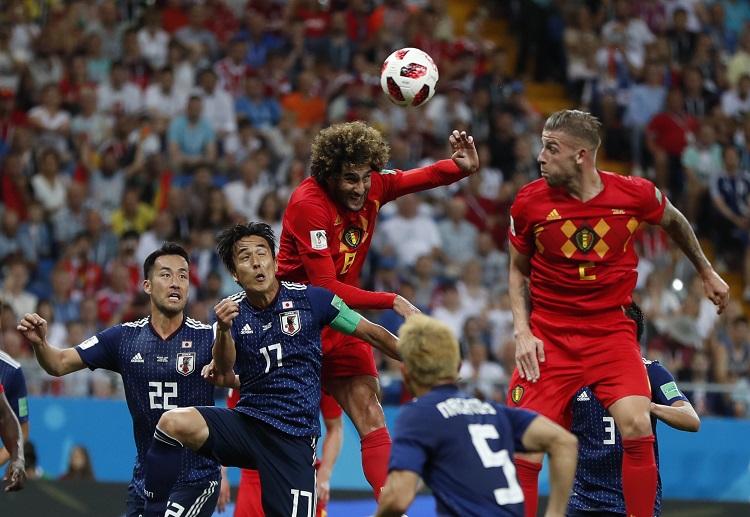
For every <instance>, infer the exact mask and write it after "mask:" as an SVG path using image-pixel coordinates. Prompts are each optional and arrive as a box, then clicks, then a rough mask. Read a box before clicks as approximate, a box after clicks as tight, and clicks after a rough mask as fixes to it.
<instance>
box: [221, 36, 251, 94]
mask: <svg viewBox="0 0 750 517" xmlns="http://www.w3.org/2000/svg"><path fill="white" fill-rule="evenodd" d="M228 47H229V48H228V50H227V55H226V57H223V58H222V59H220V60H219V61H217V62H216V64H215V65H214V70H215V71H216V75H218V77H219V85H220V86H221V88H223V89H224V90H225V91H226V92H228V93H229V94H230V95H231V96H232V98H233V99H237V97H239V96H241V95H243V94H244V93H245V76H246V75H247V74H248V72H249V71H250V67H249V66H247V63H245V55H246V54H247V43H245V41H243V40H241V39H233V40H231V41H230V42H229V45H228Z"/></svg>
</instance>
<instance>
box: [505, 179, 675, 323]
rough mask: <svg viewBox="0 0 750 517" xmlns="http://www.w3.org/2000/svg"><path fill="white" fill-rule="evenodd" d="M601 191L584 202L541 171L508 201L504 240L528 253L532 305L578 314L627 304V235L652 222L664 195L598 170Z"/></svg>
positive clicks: (630, 276)
mask: <svg viewBox="0 0 750 517" xmlns="http://www.w3.org/2000/svg"><path fill="white" fill-rule="evenodd" d="M599 176H600V177H601V179H602V182H603V183H604V188H603V189H602V191H601V192H600V193H599V194H598V195H596V196H595V197H594V198H592V199H590V200H589V201H587V202H585V203H584V202H582V201H579V200H578V199H575V198H573V197H572V196H570V195H569V194H568V193H567V192H566V191H565V190H564V189H562V188H552V187H550V186H549V185H547V183H546V181H545V180H544V179H539V180H536V181H534V182H532V183H529V184H528V185H526V186H525V187H523V188H522V189H521V190H520V191H519V193H518V196H516V200H515V202H514V203H513V206H512V207H511V212H510V213H511V224H510V229H509V230H508V233H509V238H510V242H511V244H512V245H513V246H514V247H515V248H516V250H518V252H520V253H521V254H523V255H528V256H530V257H531V283H530V288H531V305H532V308H533V309H532V310H542V311H545V312H552V313H557V314H563V315H564V314H572V315H578V316H581V315H583V314H586V313H588V312H601V311H606V310H611V309H614V308H616V307H618V306H622V305H628V304H630V302H631V298H630V294H631V293H632V291H633V289H634V288H635V283H636V280H637V279H638V273H637V272H636V270H635V268H636V266H637V265H638V255H637V254H636V252H635V249H634V246H633V241H634V233H635V231H636V230H637V229H638V227H639V226H640V224H641V223H643V222H646V223H650V224H658V223H659V222H660V221H661V218H662V215H663V213H664V208H665V206H666V203H667V200H666V199H665V198H664V196H663V195H662V193H661V192H660V191H659V189H657V188H656V186H654V184H653V183H651V182H650V181H648V180H645V179H643V178H637V177H627V176H620V175H618V174H613V173H610V172H604V171H599Z"/></svg>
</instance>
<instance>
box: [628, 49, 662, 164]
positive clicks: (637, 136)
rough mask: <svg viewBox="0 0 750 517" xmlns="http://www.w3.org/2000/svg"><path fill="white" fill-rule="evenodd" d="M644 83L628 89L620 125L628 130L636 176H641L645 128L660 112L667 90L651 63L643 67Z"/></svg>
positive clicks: (658, 69) (659, 73)
mask: <svg viewBox="0 0 750 517" xmlns="http://www.w3.org/2000/svg"><path fill="white" fill-rule="evenodd" d="M643 75H644V81H643V82H642V83H639V84H636V85H634V86H633V87H632V88H631V89H630V95H629V96H628V102H627V105H626V106H625V113H624V114H623V117H622V123H623V125H624V126H625V127H628V128H630V149H631V159H632V161H633V166H634V171H633V174H635V175H636V176H643V170H642V168H643V144H644V136H645V131H646V127H647V126H648V124H649V122H651V119H653V118H654V116H655V115H656V114H657V113H659V112H661V111H662V109H663V107H664V100H665V99H666V97H667V89H666V88H665V87H664V84H663V83H662V79H663V77H662V73H661V69H660V68H659V67H658V66H656V65H655V64H653V63H649V64H647V65H646V66H645V69H644V72H643Z"/></svg>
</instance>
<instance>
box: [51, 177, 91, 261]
mask: <svg viewBox="0 0 750 517" xmlns="http://www.w3.org/2000/svg"><path fill="white" fill-rule="evenodd" d="M87 199H88V189H87V188H86V185H85V184H83V183H78V182H75V181H74V182H72V183H71V184H70V185H69V186H68V195H67V197H66V200H67V202H66V204H65V206H64V207H63V208H61V209H60V210H59V211H58V212H57V213H56V214H55V215H54V216H53V217H52V229H53V231H52V234H53V236H54V240H55V245H56V246H57V248H58V249H63V248H64V247H65V246H67V245H68V244H69V243H70V242H71V241H72V240H73V237H75V236H76V235H78V234H80V233H81V232H83V229H84V227H85V224H86V209H87V208H88V204H89V203H87Z"/></svg>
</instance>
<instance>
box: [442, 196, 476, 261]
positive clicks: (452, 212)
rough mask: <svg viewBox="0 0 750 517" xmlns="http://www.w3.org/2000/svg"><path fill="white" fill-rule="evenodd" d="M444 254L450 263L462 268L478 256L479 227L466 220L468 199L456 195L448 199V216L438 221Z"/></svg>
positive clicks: (445, 259)
mask: <svg viewBox="0 0 750 517" xmlns="http://www.w3.org/2000/svg"><path fill="white" fill-rule="evenodd" d="M438 231H439V232H440V241H441V243H442V256H443V258H444V261H445V262H446V263H448V264H453V265H455V267H456V268H457V269H460V268H461V267H462V266H463V265H464V264H465V263H466V262H467V261H468V260H470V259H473V258H475V257H476V249H477V233H478V232H477V229H476V227H475V226H474V225H473V224H471V223H470V222H468V221H467V220H466V200H465V199H463V198H460V197H456V198H453V199H451V200H450V201H448V206H447V210H446V218H445V219H443V220H442V221H441V222H440V223H438Z"/></svg>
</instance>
